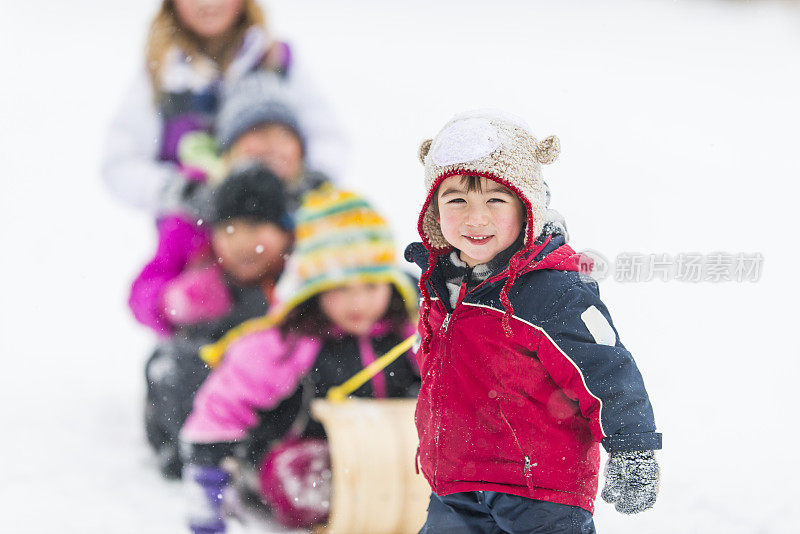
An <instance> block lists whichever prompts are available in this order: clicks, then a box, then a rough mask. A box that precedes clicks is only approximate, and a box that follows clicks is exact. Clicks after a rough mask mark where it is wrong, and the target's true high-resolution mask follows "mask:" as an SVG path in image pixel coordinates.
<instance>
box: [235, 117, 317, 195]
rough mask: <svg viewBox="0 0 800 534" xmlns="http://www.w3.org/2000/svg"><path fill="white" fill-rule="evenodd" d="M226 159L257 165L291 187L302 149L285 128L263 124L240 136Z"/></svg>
mask: <svg viewBox="0 0 800 534" xmlns="http://www.w3.org/2000/svg"><path fill="white" fill-rule="evenodd" d="M230 159H231V161H234V162H235V161H238V160H250V161H253V160H255V161H259V162H261V163H263V164H264V165H265V166H266V167H267V168H268V169H269V170H271V171H272V172H274V173H275V175H276V176H277V177H278V178H280V179H281V180H283V181H284V182H285V183H291V182H293V181H294V180H296V179H297V178H299V177H300V173H301V171H302V169H303V146H302V145H301V144H300V140H299V139H298V138H297V135H295V133H294V132H293V131H292V130H291V129H289V128H287V127H286V126H283V125H281V124H265V125H263V126H259V127H257V128H255V129H253V130H249V131H248V132H246V133H244V134H243V135H242V136H240V137H239V138H238V139H237V140H236V142H235V143H234V144H233V146H232V147H231V151H230Z"/></svg>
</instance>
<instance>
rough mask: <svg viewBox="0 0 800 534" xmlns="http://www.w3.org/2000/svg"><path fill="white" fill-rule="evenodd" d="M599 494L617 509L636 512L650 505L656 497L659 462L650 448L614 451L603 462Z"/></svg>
mask: <svg viewBox="0 0 800 534" xmlns="http://www.w3.org/2000/svg"><path fill="white" fill-rule="evenodd" d="M605 475H606V485H605V487H604V488H603V492H602V493H601V494H600V496H601V497H602V498H603V500H604V501H606V502H607V503H611V504H614V503H616V504H615V506H614V508H616V509H617V512H620V513H623V514H637V513H639V512H643V511H645V510H647V509H648V508H652V507H653V505H654V504H655V503H656V497H657V496H658V475H659V473H658V462H656V457H655V454H654V452H653V451H621V452H613V453H611V456H610V457H609V459H608V463H607V464H606V472H605Z"/></svg>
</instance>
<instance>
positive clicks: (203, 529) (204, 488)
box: [184, 465, 231, 534]
mask: <svg viewBox="0 0 800 534" xmlns="http://www.w3.org/2000/svg"><path fill="white" fill-rule="evenodd" d="M230 479H231V475H230V473H228V472H227V471H225V470H224V469H220V468H219V467H210V466H199V465H190V466H188V467H187V468H186V470H185V471H184V480H185V481H186V483H187V484H189V490H190V507H191V508H190V512H189V528H190V529H191V531H192V532H193V534H221V533H223V532H225V519H224V518H223V512H222V506H223V494H224V491H225V487H226V486H227V485H228V482H230Z"/></svg>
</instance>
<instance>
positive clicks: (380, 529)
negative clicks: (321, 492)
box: [311, 399, 431, 534]
mask: <svg viewBox="0 0 800 534" xmlns="http://www.w3.org/2000/svg"><path fill="white" fill-rule="evenodd" d="M416 402H417V401H416V399H381V400H373V399H349V400H346V401H344V402H331V401H329V400H322V399H318V400H315V401H314V402H313V403H312V405H311V413H312V414H313V415H314V417H315V418H316V419H318V420H319V421H320V422H321V423H322V425H323V426H324V427H325V432H326V433H327V435H328V444H329V447H330V454H331V471H332V479H333V480H332V482H333V483H332V487H333V494H332V496H331V513H330V518H329V521H328V524H327V525H325V526H322V527H318V528H317V529H316V530H315V532H317V533H323V532H324V533H329V534H406V533H408V534H416V533H417V532H419V529H420V528H421V527H422V525H423V523H424V522H425V516H426V510H427V507H428V501H429V497H430V493H431V488H430V486H429V485H428V482H427V481H426V480H425V477H423V476H422V474H419V475H418V474H416V472H415V468H414V462H415V457H416V451H417V443H418V438H417V430H416V428H415V427H414V407H415V405H416Z"/></svg>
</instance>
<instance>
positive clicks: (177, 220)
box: [128, 216, 210, 335]
mask: <svg viewBox="0 0 800 534" xmlns="http://www.w3.org/2000/svg"><path fill="white" fill-rule="evenodd" d="M209 246H210V240H209V237H208V234H207V233H206V232H205V230H201V229H200V228H198V227H197V226H196V225H194V224H192V223H190V222H188V221H186V220H185V219H183V218H181V217H179V216H167V217H164V218H163V219H161V220H160V221H159V222H158V249H157V250H156V254H155V256H154V257H153V259H152V260H150V262H149V263H148V264H147V265H145V267H144V269H142V272H141V273H139V276H137V277H136V280H134V281H133V284H132V285H131V292H130V296H129V297H128V306H130V308H131V311H132V312H133V315H134V317H136V320H137V321H139V322H140V323H142V324H143V325H145V326H149V327H150V328H152V329H153V330H155V331H156V332H158V333H159V334H162V335H169V334H171V333H172V325H171V324H170V322H169V321H168V320H167V318H166V317H165V315H164V313H163V306H162V300H161V299H162V296H163V293H164V289H165V288H166V286H167V284H168V283H169V282H170V281H171V280H173V279H175V278H176V277H177V276H178V275H179V274H181V272H183V270H184V269H185V268H186V266H187V265H188V263H189V262H190V261H191V260H192V259H193V258H194V257H195V256H197V255H199V254H201V253H202V252H204V251H205V250H206V249H207V248H208V247H209Z"/></svg>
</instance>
